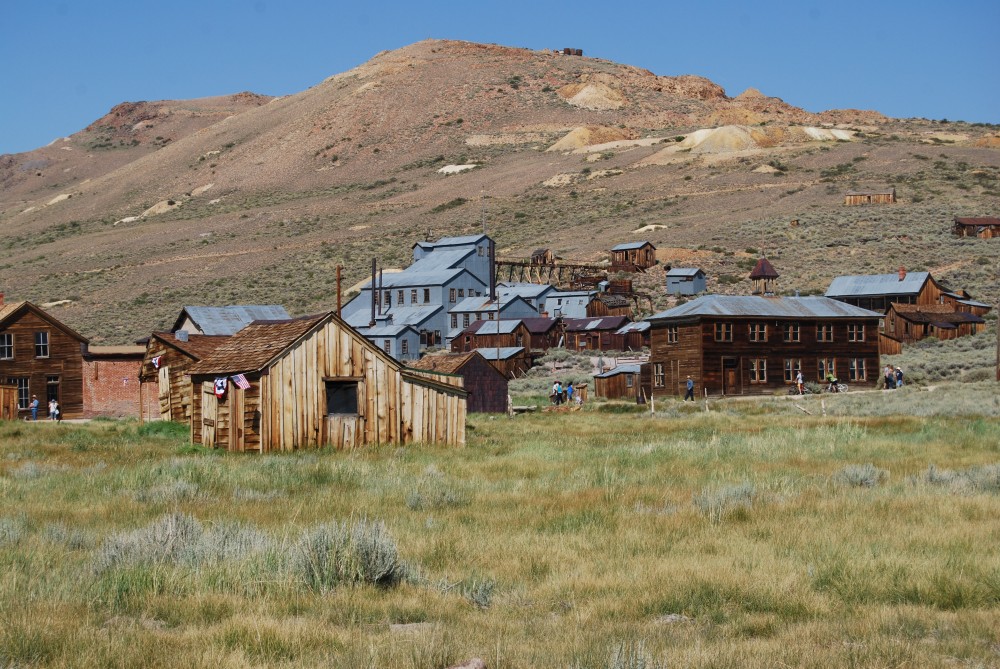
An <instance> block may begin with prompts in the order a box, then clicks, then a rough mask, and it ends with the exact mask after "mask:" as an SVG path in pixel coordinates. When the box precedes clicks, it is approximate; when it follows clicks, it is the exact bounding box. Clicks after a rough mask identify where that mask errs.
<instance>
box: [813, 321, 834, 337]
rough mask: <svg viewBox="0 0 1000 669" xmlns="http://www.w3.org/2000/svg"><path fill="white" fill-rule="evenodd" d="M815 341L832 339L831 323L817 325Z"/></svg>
mask: <svg viewBox="0 0 1000 669" xmlns="http://www.w3.org/2000/svg"><path fill="white" fill-rule="evenodd" d="M816 341H833V325H832V324H827V325H817V326H816Z"/></svg>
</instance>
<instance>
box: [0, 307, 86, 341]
mask: <svg viewBox="0 0 1000 669" xmlns="http://www.w3.org/2000/svg"><path fill="white" fill-rule="evenodd" d="M26 311H30V312H31V313H33V314H35V315H36V316H38V317H39V318H41V319H42V320H44V321H47V322H48V323H50V324H51V325H52V327H54V328H57V329H59V330H62V331H63V332H64V333H66V334H67V335H69V336H70V337H72V338H73V339H77V340H79V341H81V342H83V343H85V344H87V343H90V340H89V339H87V338H86V337H84V336H83V335H82V334H80V333H79V332H77V331H76V330H74V329H73V328H71V327H69V326H68V325H66V324H65V323H63V322H62V321H60V320H58V319H57V318H55V317H54V316H52V315H51V314H50V313H49V312H47V311H45V310H44V309H42V308H41V307H39V306H38V305H36V304H34V303H32V302H28V301H27V300H22V301H21V302H12V303H11V304H4V305H3V306H0V328H3V326H4V325H5V324H6V323H9V322H11V321H13V320H14V318H16V317H18V316H20V315H21V314H23V313H25V312H26Z"/></svg>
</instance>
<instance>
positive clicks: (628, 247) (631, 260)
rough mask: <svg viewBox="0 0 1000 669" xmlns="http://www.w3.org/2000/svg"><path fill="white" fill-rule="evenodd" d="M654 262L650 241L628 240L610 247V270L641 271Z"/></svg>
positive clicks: (652, 247)
mask: <svg viewBox="0 0 1000 669" xmlns="http://www.w3.org/2000/svg"><path fill="white" fill-rule="evenodd" d="M655 264H656V247H655V246H653V244H652V242H628V243H627V244H618V245H617V246H614V247H612V248H611V271H612V272H643V271H645V270H647V269H649V268H650V267H652V266H653V265H655Z"/></svg>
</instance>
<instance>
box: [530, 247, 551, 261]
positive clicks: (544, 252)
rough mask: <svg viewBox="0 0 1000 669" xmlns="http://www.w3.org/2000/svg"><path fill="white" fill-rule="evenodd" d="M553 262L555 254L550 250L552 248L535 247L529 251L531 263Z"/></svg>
mask: <svg viewBox="0 0 1000 669" xmlns="http://www.w3.org/2000/svg"><path fill="white" fill-rule="evenodd" d="M555 263H556V254H554V253H553V252H552V249H535V250H534V251H532V252H531V264H532V265H554V264H555Z"/></svg>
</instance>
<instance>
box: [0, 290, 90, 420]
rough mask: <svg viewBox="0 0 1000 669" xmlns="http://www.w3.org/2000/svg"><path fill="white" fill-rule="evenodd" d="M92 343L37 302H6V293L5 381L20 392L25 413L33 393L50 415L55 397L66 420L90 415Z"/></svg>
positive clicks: (1, 345)
mask: <svg viewBox="0 0 1000 669" xmlns="http://www.w3.org/2000/svg"><path fill="white" fill-rule="evenodd" d="M87 345H88V340H87V338H86V337H84V336H83V335H81V334H80V333H78V332H76V331H75V330H73V329H72V328H70V327H69V326H67V325H65V324H63V323H61V322H59V321H58V320H56V319H55V318H54V317H52V316H51V315H49V314H48V313H47V312H45V311H44V310H43V309H41V308H40V307H38V306H36V305H34V304H32V303H31V302H14V303H11V304H4V301H3V294H2V293H0V381H2V382H4V383H6V384H8V385H13V386H15V387H16V388H17V403H18V407H19V409H20V411H21V412H22V414H23V413H24V412H26V411H27V409H28V404H29V403H30V402H31V397H32V395H36V396H37V397H38V402H39V404H40V406H41V409H40V411H39V413H40V414H41V415H42V416H44V415H45V413H46V411H45V408H46V405H47V404H48V401H49V400H51V399H55V400H57V401H58V402H59V406H60V408H61V410H62V414H63V416H64V417H66V418H80V417H81V416H83V414H84V402H83V357H84V353H85V352H86V350H87Z"/></svg>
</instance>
